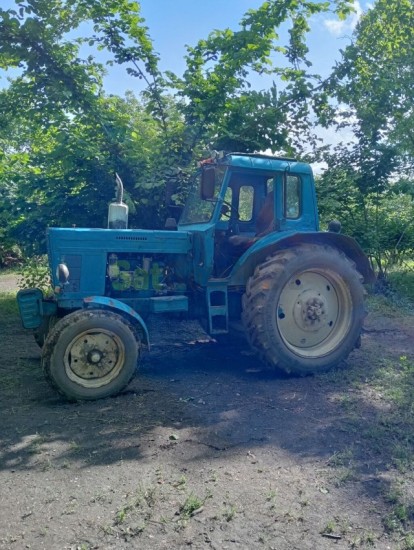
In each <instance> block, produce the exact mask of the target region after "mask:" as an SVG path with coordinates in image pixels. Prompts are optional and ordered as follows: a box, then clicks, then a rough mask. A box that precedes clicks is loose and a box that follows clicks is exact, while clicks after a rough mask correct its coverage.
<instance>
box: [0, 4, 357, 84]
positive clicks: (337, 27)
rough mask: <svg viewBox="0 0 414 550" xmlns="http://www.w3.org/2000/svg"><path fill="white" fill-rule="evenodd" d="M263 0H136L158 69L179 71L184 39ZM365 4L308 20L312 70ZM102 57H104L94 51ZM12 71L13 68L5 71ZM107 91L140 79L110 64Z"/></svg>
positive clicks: (222, 24)
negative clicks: (341, 14)
mask: <svg viewBox="0 0 414 550" xmlns="http://www.w3.org/2000/svg"><path fill="white" fill-rule="evenodd" d="M263 1H264V0H203V1H200V0H140V4H141V15H142V17H144V19H145V21H146V25H147V26H148V28H149V34H150V36H151V38H152V40H153V42H154V48H155V50H156V51H157V52H158V53H159V54H160V57H161V66H160V68H161V69H162V70H167V69H168V70H172V71H173V72H175V73H177V74H178V75H181V74H182V72H183V71H184V69H185V62H184V56H185V54H186V48H185V46H186V44H188V45H190V46H191V45H195V44H196V43H197V41H198V40H199V39H200V38H205V37H207V35H208V34H209V33H210V32H211V31H212V30H214V29H224V28H227V27H229V28H231V29H233V30H236V29H237V28H238V23H239V21H240V19H241V18H242V16H243V14H244V13H245V12H246V11H247V10H248V9H250V8H253V9H254V8H257V7H258V6H260V5H261V4H262V3H263ZM0 6H1V7H2V8H6V9H7V8H14V7H15V6H16V3H15V2H14V1H13V0H0ZM364 7H365V8H366V7H367V4H366V3H365V2H364V3H363V4H362V7H361V3H360V2H359V0H356V2H355V8H356V13H355V14H354V15H352V16H351V17H349V18H348V19H347V20H346V21H338V20H337V19H336V18H334V16H333V15H332V14H324V15H321V16H315V17H314V18H313V19H312V20H311V27H312V31H311V33H310V35H309V38H308V43H309V46H310V52H311V55H310V58H311V60H312V62H313V63H314V66H313V70H314V71H315V72H317V73H319V74H322V75H327V74H329V70H330V68H331V67H332V66H333V64H334V63H335V60H337V59H339V49H340V48H344V47H346V45H347V44H349V42H350V37H351V34H352V30H353V29H354V27H355V24H356V22H357V20H358V18H359V16H360V15H361V13H362V10H363V8H364ZM286 42H287V38H286V33H283V31H282V32H281V44H282V45H284V44H286ZM98 58H99V60H100V61H102V62H104V61H105V60H106V59H107V57H106V55H105V54H104V53H100V54H98ZM9 74H10V76H12V75H13V74H14V73H13V72H11V73H9ZM0 76H3V78H2V79H1V80H0V86H1V85H3V86H4V85H6V81H5V79H4V76H5V75H4V73H3V74H2V72H1V71H0ZM271 81H272V79H271V78H267V79H266V78H262V79H259V77H256V76H253V75H252V82H251V84H252V86H253V87H254V88H257V89H263V88H267V87H268V86H269V85H270V84H271ZM104 86H105V91H106V92H107V93H109V94H118V95H123V94H124V93H125V91H126V90H132V91H133V92H135V93H137V94H138V93H139V92H140V90H141V89H142V86H143V84H142V82H141V81H139V80H138V79H137V78H133V77H130V76H128V74H127V73H126V70H125V67H119V66H114V67H112V68H108V75H107V76H106V77H105V80H104Z"/></svg>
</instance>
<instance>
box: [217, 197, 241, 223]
mask: <svg viewBox="0 0 414 550" xmlns="http://www.w3.org/2000/svg"><path fill="white" fill-rule="evenodd" d="M220 217H225V218H227V219H228V220H230V219H231V218H233V220H235V221H238V220H239V212H238V210H237V209H236V208H234V207H233V205H232V204H231V203H229V202H227V201H223V204H222V207H221V215H220Z"/></svg>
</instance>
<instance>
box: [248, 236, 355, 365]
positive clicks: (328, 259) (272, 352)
mask: <svg viewBox="0 0 414 550" xmlns="http://www.w3.org/2000/svg"><path fill="white" fill-rule="evenodd" d="M361 279H362V277H361V276H360V275H359V273H358V272H357V271H356V269H355V267H354V264H353V263H352V262H351V261H350V260H349V259H348V258H347V257H346V256H345V255H344V254H343V253H342V252H340V251H339V250H337V249H335V248H332V247H330V246H323V245H307V244H303V245H299V246H297V247H295V248H290V249H288V250H283V251H280V252H278V253H277V254H275V255H274V256H272V257H270V258H268V259H267V260H266V262H264V263H263V264H261V265H259V266H258V267H257V268H256V270H255V272H254V275H253V276H252V277H251V278H250V279H249V281H248V284H247V287H246V293H245V295H244V296H243V314H242V319H243V324H244V327H245V331H246V335H247V338H248V340H249V343H250V344H251V346H252V347H253V348H255V349H256V350H257V351H258V352H259V354H260V356H261V357H262V359H263V360H264V361H265V362H266V363H268V364H269V365H271V366H273V367H277V368H280V369H282V370H284V371H286V372H292V373H296V374H301V375H305V374H310V373H316V372H324V371H327V370H329V369H330V368H332V367H334V366H336V365H338V364H339V363H340V362H341V361H342V360H344V359H346V358H347V357H348V355H349V353H350V352H351V351H352V350H353V349H354V347H356V346H357V345H358V342H359V339H360V334H361V330H362V325H363V320H364V317H365V311H364V300H363V298H364V288H363V285H362V282H361Z"/></svg>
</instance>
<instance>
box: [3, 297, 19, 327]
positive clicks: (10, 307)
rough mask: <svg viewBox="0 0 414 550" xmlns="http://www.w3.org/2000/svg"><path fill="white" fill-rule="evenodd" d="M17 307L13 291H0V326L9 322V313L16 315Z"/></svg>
mask: <svg viewBox="0 0 414 550" xmlns="http://www.w3.org/2000/svg"><path fill="white" fill-rule="evenodd" d="M17 314H18V308H17V302H16V295H15V294H14V293H4V292H0V326H1V324H2V323H9V322H10V315H17Z"/></svg>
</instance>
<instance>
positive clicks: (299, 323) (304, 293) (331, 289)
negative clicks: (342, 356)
mask: <svg viewBox="0 0 414 550" xmlns="http://www.w3.org/2000/svg"><path fill="white" fill-rule="evenodd" d="M275 313H276V323H277V328H278V330H279V334H280V335H281V337H282V338H283V341H284V342H285V344H286V345H287V347H288V348H289V349H290V350H291V351H293V352H294V353H295V354H297V355H300V356H301V357H308V358H312V357H314V358H316V357H323V356H325V355H327V354H329V353H331V352H332V351H333V350H334V349H335V348H336V347H337V346H338V345H339V344H340V343H341V342H342V341H343V340H344V338H345V337H346V335H347V334H348V331H349V329H350V326H351V323H352V298H351V295H350V292H349V289H348V286H347V285H346V283H345V282H344V280H343V279H342V278H341V277H340V276H339V275H338V273H335V272H332V271H329V270H325V269H324V270H322V269H321V270H318V269H312V270H307V271H302V272H300V273H296V274H295V275H293V276H292V277H291V278H290V280H289V281H288V282H287V284H286V285H285V286H284V288H283V290H282V292H281V294H280V298H279V303H278V306H277V308H276V312H275Z"/></svg>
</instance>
